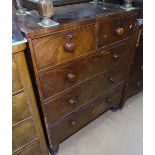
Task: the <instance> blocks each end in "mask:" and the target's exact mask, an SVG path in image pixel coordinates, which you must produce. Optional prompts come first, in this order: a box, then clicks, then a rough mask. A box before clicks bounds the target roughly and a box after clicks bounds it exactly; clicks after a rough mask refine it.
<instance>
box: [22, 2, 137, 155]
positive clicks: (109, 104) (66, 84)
mask: <svg viewBox="0 0 155 155" xmlns="http://www.w3.org/2000/svg"><path fill="white" fill-rule="evenodd" d="M103 7H106V10H103ZM79 10H81V11H79ZM32 14H33V15H34V16H35V17H36V18H33V16H32V17H30V16H29V17H22V18H20V17H19V21H20V26H21V28H22V30H23V32H24V33H25V36H26V37H27V39H28V43H29V48H30V49H29V51H28V52H29V54H30V57H31V59H32V64H33V71H34V74H33V73H32V76H34V78H35V81H34V83H35V82H36V85H37V89H38V92H39V100H40V104H41V107H42V110H43V117H44V121H45V125H46V130H47V135H48V139H49V143H50V148H51V153H52V154H55V153H56V152H57V150H58V146H59V143H60V142H62V141H63V140H64V139H66V138H67V137H69V136H71V135H72V134H73V133H75V132H76V131H78V130H79V129H80V128H82V127H84V126H85V125H86V124H88V123H89V122H90V121H92V120H93V119H95V118H96V117H98V116H99V115H101V114H102V113H104V112H105V111H107V110H108V109H112V110H113V111H115V110H117V108H118V107H119V104H120V102H121V98H122V90H123V87H124V83H125V82H126V81H125V77H126V73H127V70H128V65H129V61H130V59H131V53H132V48H133V35H134V29H135V22H136V18H137V14H138V11H137V9H132V10H130V11H125V10H123V9H121V8H120V6H119V5H112V4H107V3H103V4H102V3H100V4H98V5H94V4H91V3H81V4H75V5H68V6H61V7H58V8H55V19H57V21H58V22H59V23H60V25H59V26H55V27H51V28H41V27H39V26H38V25H37V22H38V20H39V17H38V15H37V14H36V12H33V11H32ZM37 17H38V18H37ZM23 18H25V19H24V20H23ZM24 21H26V22H24ZM27 61H29V63H31V60H30V59H29V56H28V59H27ZM30 69H32V68H30Z"/></svg>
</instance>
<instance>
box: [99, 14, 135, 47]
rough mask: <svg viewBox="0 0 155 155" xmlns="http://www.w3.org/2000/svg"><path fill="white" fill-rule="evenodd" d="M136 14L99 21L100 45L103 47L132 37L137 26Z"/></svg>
mask: <svg viewBox="0 0 155 155" xmlns="http://www.w3.org/2000/svg"><path fill="white" fill-rule="evenodd" d="M135 21H136V17H135V16H128V17H122V18H116V19H113V20H108V21H102V22H100V23H99V33H98V38H99V39H98V40H99V41H98V47H99V48H100V47H103V46H106V45H109V44H112V43H115V42H117V41H120V40H123V39H125V38H128V37H131V36H132V35H133V32H134V28H135Z"/></svg>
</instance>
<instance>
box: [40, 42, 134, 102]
mask: <svg viewBox="0 0 155 155" xmlns="http://www.w3.org/2000/svg"><path fill="white" fill-rule="evenodd" d="M127 44H131V42H128V43H125V44H122V45H120V46H118V47H115V48H112V49H110V50H107V51H102V52H99V53H97V54H93V55H91V56H89V57H87V58H85V59H83V60H80V61H76V62H74V63H71V64H68V65H65V66H63V67H60V68H57V69H54V70H51V71H49V72H47V73H45V74H43V75H42V76H40V77H39V78H40V83H41V90H42V95H43V98H44V99H46V98H48V97H50V96H53V95H55V94H57V93H58V92H61V91H63V90H65V89H68V88H70V87H72V86H74V85H76V84H78V83H80V82H82V81H84V80H86V79H88V78H90V77H92V76H94V75H96V74H98V73H100V72H103V71H105V70H106V69H108V68H109V67H112V66H115V65H117V64H122V65H123V66H126V65H127V64H128V59H129V54H130V48H128V46H126V45H127Z"/></svg>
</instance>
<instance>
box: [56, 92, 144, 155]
mask: <svg viewBox="0 0 155 155" xmlns="http://www.w3.org/2000/svg"><path fill="white" fill-rule="evenodd" d="M142 118H143V94H142V93H139V94H137V95H135V96H134V97H132V98H130V99H129V100H128V101H127V102H126V104H125V106H124V108H123V110H121V111H117V112H115V113H113V112H111V111H108V112H106V113H105V114H103V115H102V116H100V117H99V118H97V119H96V120H94V121H93V122H92V123H90V124H89V125H87V126H86V127H84V128H83V129H81V130H80V131H79V132H77V133H76V134H74V135H73V136H71V137H70V138H68V139H67V140H66V141H64V142H63V143H62V144H60V149H59V153H58V154H57V155H142V154H143V151H142V150H143V129H142V128H143V120H142Z"/></svg>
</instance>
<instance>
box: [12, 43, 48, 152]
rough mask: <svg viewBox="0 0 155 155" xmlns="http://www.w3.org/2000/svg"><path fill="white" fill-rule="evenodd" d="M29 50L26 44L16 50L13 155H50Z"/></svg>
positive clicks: (16, 46)
mask: <svg viewBox="0 0 155 155" xmlns="http://www.w3.org/2000/svg"><path fill="white" fill-rule="evenodd" d="M25 47H26V45H25V44H18V45H13V46H12V74H13V75H12V76H13V77H12V78H13V79H12V80H13V81H12V84H13V85H12V113H13V115H12V123H13V125H12V141H13V142H12V143H13V155H48V149H47V145H46V142H45V137H44V133H43V129H42V125H41V122H40V116H39V114H38V108H37V104H36V100H35V97H34V92H33V89H32V85H31V80H30V77H29V71H28V68H27V64H26V60H25V56H24V50H25Z"/></svg>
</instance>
